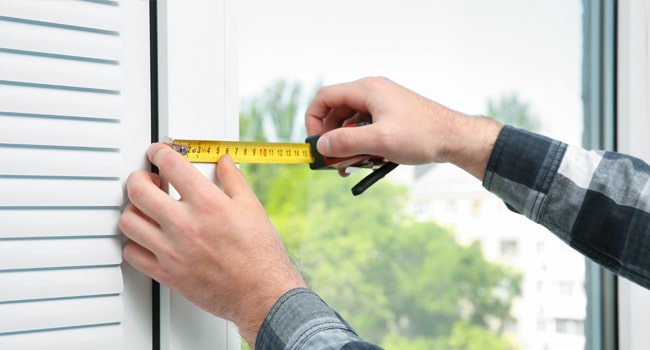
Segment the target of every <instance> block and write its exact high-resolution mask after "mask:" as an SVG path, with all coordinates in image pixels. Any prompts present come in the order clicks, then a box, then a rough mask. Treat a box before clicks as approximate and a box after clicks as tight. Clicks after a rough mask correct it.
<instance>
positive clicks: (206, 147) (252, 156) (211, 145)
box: [171, 139, 315, 164]
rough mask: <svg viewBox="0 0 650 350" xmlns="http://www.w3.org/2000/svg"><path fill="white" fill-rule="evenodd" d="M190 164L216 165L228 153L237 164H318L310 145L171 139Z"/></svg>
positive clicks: (172, 144)
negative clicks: (315, 162)
mask: <svg viewBox="0 0 650 350" xmlns="http://www.w3.org/2000/svg"><path fill="white" fill-rule="evenodd" d="M171 146H172V148H173V149H174V150H176V151H177V152H178V153H180V154H182V155H183V156H185V158H187V159H188V160H189V161H190V162H196V163H216V162H218V161H219V159H220V158H221V157H222V156H223V155H225V154H228V155H230V157H232V160H233V161H234V162H235V163H261V164H306V163H313V162H314V161H315V158H314V155H313V152H312V147H311V145H310V144H309V143H288V142H246V141H216V140H213V141H205V140H182V139H173V140H171Z"/></svg>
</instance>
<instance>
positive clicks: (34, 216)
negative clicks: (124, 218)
mask: <svg viewBox="0 0 650 350" xmlns="http://www.w3.org/2000/svg"><path fill="white" fill-rule="evenodd" d="M119 219H120V210H119V209H117V208H115V209H6V208H5V209H2V210H0V239H2V238H29V237H44V238H47V237H60V236H64V237H80V236H114V235H119V234H120V232H119V230H118V228H117V222H118V220H119ZM55 223H56V224H55Z"/></svg>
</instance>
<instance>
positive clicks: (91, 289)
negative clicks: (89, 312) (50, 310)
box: [0, 243, 123, 303]
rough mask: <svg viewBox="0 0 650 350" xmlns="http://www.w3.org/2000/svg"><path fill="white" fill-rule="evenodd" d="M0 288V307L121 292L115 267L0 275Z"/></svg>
mask: <svg viewBox="0 0 650 350" xmlns="http://www.w3.org/2000/svg"><path fill="white" fill-rule="evenodd" d="M0 244H2V243H0ZM0 286H2V288H0V303H1V302H9V301H20V300H34V299H55V298H69V297H79V296H91V295H108V294H119V293H121V292H122V288H123V284H122V271H121V270H120V267H119V266H111V267H97V268H78V269H63V270H36V271H12V272H0Z"/></svg>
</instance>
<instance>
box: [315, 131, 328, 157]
mask: <svg viewBox="0 0 650 350" xmlns="http://www.w3.org/2000/svg"><path fill="white" fill-rule="evenodd" d="M316 147H317V148H318V152H320V153H321V154H330V151H331V149H330V137H329V136H327V135H322V136H321V137H319V138H318V144H317V145H316Z"/></svg>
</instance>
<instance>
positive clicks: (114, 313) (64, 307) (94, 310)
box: [0, 296, 123, 334]
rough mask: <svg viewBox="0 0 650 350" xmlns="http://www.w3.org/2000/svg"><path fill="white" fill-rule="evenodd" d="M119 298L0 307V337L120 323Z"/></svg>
mask: <svg viewBox="0 0 650 350" xmlns="http://www.w3.org/2000/svg"><path fill="white" fill-rule="evenodd" d="M122 314H123V311H122V301H121V299H120V297H119V296H106V297H97V298H81V299H62V300H47V301H34V302H28V303H21V302H18V303H7V304H0V315H11V317H0V334H2V333H13V332H25V331H30V330H46V329H55V328H64V327H76V326H87V325H100V324H111V323H119V322H121V321H122V316H123V315H122Z"/></svg>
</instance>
